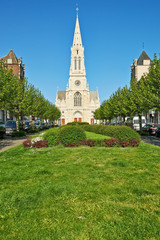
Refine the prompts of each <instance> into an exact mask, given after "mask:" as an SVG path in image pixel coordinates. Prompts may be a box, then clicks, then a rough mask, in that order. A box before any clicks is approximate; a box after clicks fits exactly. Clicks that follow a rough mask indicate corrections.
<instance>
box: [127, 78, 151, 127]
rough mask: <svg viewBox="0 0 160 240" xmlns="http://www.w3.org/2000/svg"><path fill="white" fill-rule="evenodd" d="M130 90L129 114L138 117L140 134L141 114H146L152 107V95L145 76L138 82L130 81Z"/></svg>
mask: <svg viewBox="0 0 160 240" xmlns="http://www.w3.org/2000/svg"><path fill="white" fill-rule="evenodd" d="M130 90H131V97H130V106H129V107H130V114H131V115H136V114H137V115H138V117H139V125H140V132H142V114H143V113H146V112H148V111H149V109H151V105H152V94H151V91H150V87H149V84H148V82H147V81H146V78H145V76H143V77H142V78H141V79H140V81H139V82H137V79H134V78H133V79H131V82H130Z"/></svg>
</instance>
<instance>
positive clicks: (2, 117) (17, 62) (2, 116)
mask: <svg viewBox="0 0 160 240" xmlns="http://www.w3.org/2000/svg"><path fill="white" fill-rule="evenodd" d="M0 60H3V61H4V62H5V64H6V66H7V68H8V70H10V69H12V70H13V74H14V75H16V76H18V77H19V78H20V79H23V78H24V76H25V65H24V63H23V62H22V57H19V58H17V57H16V55H15V53H14V51H13V50H12V49H11V50H10V52H9V53H8V54H7V55H6V56H4V57H0ZM7 119H10V116H9V114H7V113H6V111H4V110H0V123H5V122H6V120H7Z"/></svg>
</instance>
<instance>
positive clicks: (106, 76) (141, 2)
mask: <svg viewBox="0 0 160 240" xmlns="http://www.w3.org/2000/svg"><path fill="white" fill-rule="evenodd" d="M76 2H77V1H76V0H23V1H21V0H5V1H4V0H0V16H1V23H0V29H1V30H0V32H1V36H0V57H2V56H5V55H7V54H8V52H9V51H10V49H13V50H14V52H15V54H16V56H17V57H22V58H23V61H24V63H25V65H26V74H25V75H26V77H27V78H28V81H29V82H31V83H32V84H34V86H35V87H36V88H39V89H40V90H41V92H42V93H43V94H44V96H45V98H47V99H49V100H50V101H51V102H53V103H54V102H55V98H56V91H57V87H59V90H65V89H66V85H67V83H68V79H69V68H70V54H71V52H70V48H71V45H72V42H73V34H74V28H75V22H76V10H75V9H76ZM78 4H79V9H80V11H79V21H80V28H81V34H82V42H83V46H84V48H85V65H86V72H87V81H88V83H89V86H90V90H96V87H98V90H99V97H100V101H101V102H102V101H103V100H105V99H108V98H109V96H110V95H111V94H112V93H113V92H114V91H116V90H117V89H118V87H123V86H125V85H126V84H127V85H129V82H130V65H131V63H132V62H133V59H134V58H138V57H139V55H140V54H141V52H142V50H143V48H142V46H143V42H144V46H145V47H144V49H145V51H146V52H147V54H148V55H149V56H150V57H151V58H153V56H154V53H157V54H159V53H160V14H159V9H160V1H159V0H152V1H151V0H134V1H130V0H110V1H109V0H92V1H91V0H78Z"/></svg>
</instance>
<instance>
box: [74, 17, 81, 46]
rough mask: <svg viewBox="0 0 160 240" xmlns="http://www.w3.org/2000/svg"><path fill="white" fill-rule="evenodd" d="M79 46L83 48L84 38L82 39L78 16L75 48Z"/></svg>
mask: <svg viewBox="0 0 160 240" xmlns="http://www.w3.org/2000/svg"><path fill="white" fill-rule="evenodd" d="M77 45H79V46H82V38H81V31H80V26H79V19H78V14H77V20H76V26H75V31H74V39H73V47H74V46H77Z"/></svg>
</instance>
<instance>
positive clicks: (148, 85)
mask: <svg viewBox="0 0 160 240" xmlns="http://www.w3.org/2000/svg"><path fill="white" fill-rule="evenodd" d="M151 109H154V110H155V111H158V110H160V58H159V59H158V58H157V56H156V55H155V56H154V59H153V61H152V63H151V65H150V68H149V73H148V74H146V75H143V76H142V78H141V79H140V81H138V82H137V80H136V79H131V82H130V86H129V87H128V86H125V87H123V88H118V90H117V91H116V92H114V93H113V94H112V95H111V96H110V98H109V99H108V100H105V101H104V102H103V103H102V105H101V106H100V108H99V109H97V110H96V111H95V113H94V117H95V119H101V120H104V119H106V120H109V121H111V119H113V118H116V119H117V117H118V116H121V117H123V121H125V117H126V116H130V117H133V116H135V115H138V116H139V123H140V131H141V130H142V117H141V116H142V114H144V113H148V112H149V110H151Z"/></svg>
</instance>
